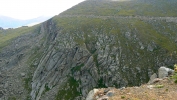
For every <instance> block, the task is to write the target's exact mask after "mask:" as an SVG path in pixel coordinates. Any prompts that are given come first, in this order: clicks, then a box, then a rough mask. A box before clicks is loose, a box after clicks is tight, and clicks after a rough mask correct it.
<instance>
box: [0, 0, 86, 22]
mask: <svg viewBox="0 0 177 100" xmlns="http://www.w3.org/2000/svg"><path fill="white" fill-rule="evenodd" d="M82 1H85V0H0V15H4V16H8V17H12V18H16V19H23V20H25V19H32V18H36V17H39V16H54V15H58V14H59V13H61V12H63V11H65V10H66V9H68V8H70V7H72V6H74V5H76V4H78V3H80V2H82Z"/></svg>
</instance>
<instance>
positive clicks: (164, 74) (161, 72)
mask: <svg viewBox="0 0 177 100" xmlns="http://www.w3.org/2000/svg"><path fill="white" fill-rule="evenodd" d="M173 73H174V70H172V69H170V68H166V67H160V68H159V69H158V77H159V78H164V77H168V76H169V75H172V74H173Z"/></svg>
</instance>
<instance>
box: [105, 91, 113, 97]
mask: <svg viewBox="0 0 177 100" xmlns="http://www.w3.org/2000/svg"><path fill="white" fill-rule="evenodd" d="M106 95H107V96H108V97H112V96H114V93H113V92H112V91H109V92H108V93H107V94H106Z"/></svg>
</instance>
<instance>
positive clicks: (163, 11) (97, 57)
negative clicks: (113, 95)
mask: <svg viewBox="0 0 177 100" xmlns="http://www.w3.org/2000/svg"><path fill="white" fill-rule="evenodd" d="M176 5H177V1H176V0H168V1H167V0H148V1H147V0H112V1H111V0H87V1H84V2H82V3H80V4H78V5H76V6H74V7H72V8H71V9H69V10H67V11H65V12H63V13H61V14H60V15H57V16H55V17H53V18H51V19H49V20H47V21H46V22H44V23H41V24H39V25H36V26H33V27H22V28H17V29H7V30H0V51H1V52H0V80H1V81H0V82H1V85H0V90H2V91H0V98H2V99H3V100H8V99H10V100H12V99H20V100H21V99H22V100H24V99H26V100H39V99H41V100H50V99H51V100H84V99H85V97H86V96H87V94H88V92H89V91H90V90H92V89H93V88H101V87H116V88H120V87H125V86H138V85H141V84H143V83H146V82H147V81H148V80H149V77H150V76H151V75H152V74H153V73H155V72H157V70H158V68H159V67H160V66H168V67H172V66H173V65H174V64H175V63H177V60H176V59H177V51H176V50H177V33H176V32H177V13H176V12H177V6H176Z"/></svg>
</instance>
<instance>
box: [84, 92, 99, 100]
mask: <svg viewBox="0 0 177 100" xmlns="http://www.w3.org/2000/svg"><path fill="white" fill-rule="evenodd" d="M96 92H98V89H93V90H91V91H90V92H89V93H88V95H87V98H86V100H93V99H94V94H95V93H96Z"/></svg>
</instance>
